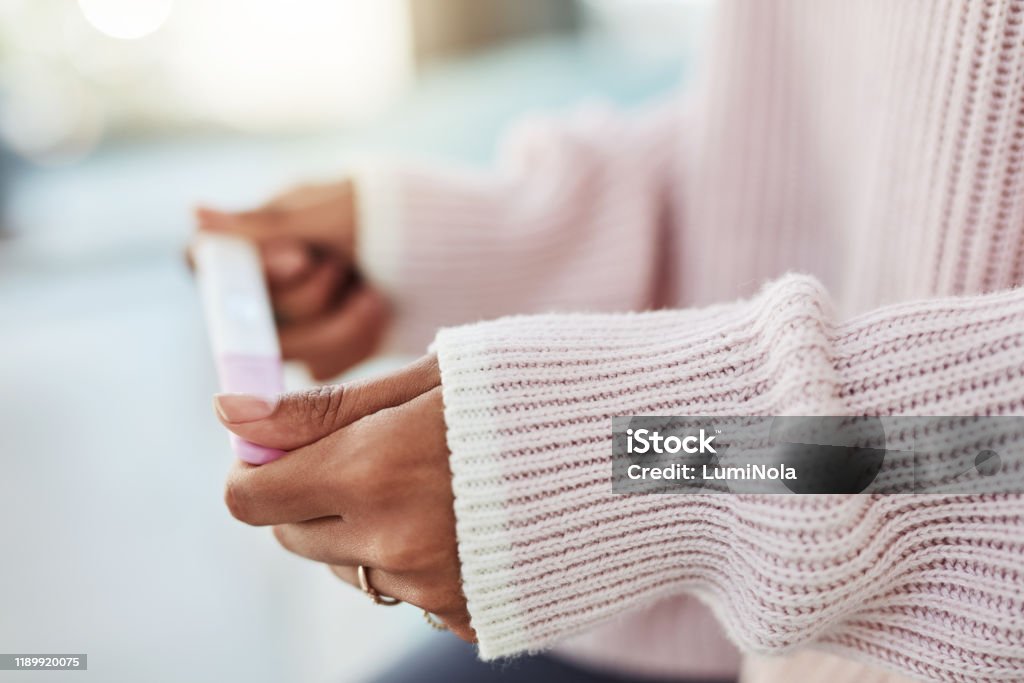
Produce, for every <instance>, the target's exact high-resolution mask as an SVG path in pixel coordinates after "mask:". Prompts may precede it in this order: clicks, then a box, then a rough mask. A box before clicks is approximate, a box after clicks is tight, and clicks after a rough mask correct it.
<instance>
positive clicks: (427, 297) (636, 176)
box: [356, 102, 679, 353]
mask: <svg viewBox="0 0 1024 683" xmlns="http://www.w3.org/2000/svg"><path fill="white" fill-rule="evenodd" d="M678 125H679V112H678V106H677V105H676V104H675V103H673V102H669V103H661V104H659V105H657V106H652V107H651V108H650V109H648V110H644V111H640V112H631V113H623V112H617V111H613V110H610V109H607V108H603V107H599V106H597V105H594V106H590V107H586V108H583V109H580V110H578V111H576V112H575V113H574V114H572V115H568V116H565V117H564V118H541V117H534V118H533V119H527V120H525V121H524V122H523V123H522V124H520V125H518V126H517V127H515V128H514V129H513V130H512V131H510V133H509V135H508V137H507V138H506V139H505V141H504V142H503V145H502V149H501V153H500V155H499V157H500V159H499V163H498V164H497V166H496V167H495V168H494V169H491V170H487V171H484V170H478V169H473V170H469V169H455V168H449V169H444V168H439V167H437V166H436V165H431V166H430V167H429V168H427V167H417V166H415V165H414V164H409V163H392V164H378V165H377V166H376V167H373V168H367V169H364V170H363V171H362V172H360V173H358V174H357V175H356V185H357V203H358V211H359V221H358V224H359V234H358V236H357V243H358V247H357V248H358V251H359V261H360V263H361V265H362V266H363V268H364V269H365V271H366V273H367V276H368V277H369V278H370V280H371V281H373V282H374V283H375V284H376V285H377V286H379V287H380V288H382V289H383V290H384V291H385V292H386V293H387V294H388V295H389V296H390V298H391V300H392V302H393V304H394V309H395V311H396V313H397V315H396V321H395V322H396V324H395V327H394V330H393V334H392V339H391V346H393V347H394V348H397V349H399V350H406V351H411V352H417V353H419V352H421V351H422V350H423V348H424V347H425V346H426V345H427V344H428V343H429V342H430V340H431V339H433V337H434V334H435V333H436V331H437V329H438V327H439V326H443V325H455V324H461V323H466V322H473V321H476V320H481V319H485V318H486V319H490V318H495V317H499V316H502V315H508V314H512V313H530V312H547V311H572V310H582V311H619V310H631V309H643V308H646V307H649V306H650V305H651V304H652V302H653V300H654V298H655V291H654V290H655V286H656V285H658V284H659V283H660V282H662V280H661V276H663V275H664V273H661V272H657V267H658V261H657V254H658V249H657V245H658V244H659V232H660V231H661V230H662V229H663V228H664V221H666V220H668V218H667V216H666V207H667V204H668V202H667V200H666V193H667V189H668V187H669V185H670V180H669V175H670V173H671V168H670V166H671V160H672V157H673V154H674V151H675V149H674V147H675V141H676V140H677V139H678V138H679V136H678V135H677V133H676V130H675V128H676V127H677V126H678Z"/></svg>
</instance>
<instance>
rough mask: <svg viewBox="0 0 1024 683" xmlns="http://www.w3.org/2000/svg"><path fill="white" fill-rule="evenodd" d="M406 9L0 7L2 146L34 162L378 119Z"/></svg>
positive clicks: (381, 5)
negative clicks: (181, 138) (185, 133)
mask: <svg viewBox="0 0 1024 683" xmlns="http://www.w3.org/2000/svg"><path fill="white" fill-rule="evenodd" d="M411 43H412V39H411V30H410V21H409V13H408V7H407V3H406V0H287V1H286V0H216V2H210V1H209V0H78V2H77V3H70V2H67V1H66V0H0V135H2V136H3V139H4V141H5V143H6V144H7V145H8V146H9V147H10V148H12V149H13V150H15V151H16V152H18V153H19V154H21V155H23V156H25V157H27V158H30V159H33V160H36V161H40V162H49V161H64V160H67V159H74V158H79V157H81V156H82V155H83V154H86V153H88V152H89V151H90V150H91V149H92V148H93V147H94V146H95V145H96V144H97V143H98V141H99V140H100V139H101V138H102V137H103V136H108V137H115V136H118V135H122V134H133V135H138V134H162V133H167V132H172V131H182V130H194V129H211V128H212V129H217V128H225V127H227V128H233V129H239V130H244V131H247V132H292V131H299V130H309V129H314V128H335V127H338V126H343V125H348V124H353V123H358V122H360V121H363V120H366V119H367V118H369V117H372V116H373V115H375V114H377V113H379V112H381V111H382V110H383V109H384V108H386V107H387V105H388V104H389V103H391V102H393V101H394V98H395V97H396V96H397V95H398V94H399V93H400V92H401V91H402V89H403V88H404V87H405V85H406V84H407V82H408V80H409V79H410V77H411V74H412V70H413V69H412V66H413V65H412V44H411Z"/></svg>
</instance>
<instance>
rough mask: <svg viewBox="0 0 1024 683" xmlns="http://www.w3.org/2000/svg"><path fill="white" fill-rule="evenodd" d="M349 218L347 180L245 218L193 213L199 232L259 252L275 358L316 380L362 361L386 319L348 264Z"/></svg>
mask: <svg viewBox="0 0 1024 683" xmlns="http://www.w3.org/2000/svg"><path fill="white" fill-rule="evenodd" d="M355 214H356V212H355V190H354V187H353V184H352V182H351V181H349V180H343V181H340V182H335V183H329V184H323V185H306V186H302V187H298V188H295V189H293V190H290V191H288V192H285V193H284V194H281V195H279V196H278V197H276V198H274V199H273V200H271V201H270V202H268V203H267V204H265V205H263V206H262V207H260V208H257V209H254V210H250V211H238V212H227V211H219V210H216V209H212V208H208V207H200V208H198V209H197V210H196V219H197V221H198V223H199V229H200V230H205V231H210V232H224V233H232V234H236V235H241V236H244V237H248V238H249V239H251V240H253V241H254V242H255V243H257V244H258V245H259V247H260V250H261V252H262V254H263V262H264V269H265V271H266V274H267V282H268V286H269V288H270V296H271V299H272V301H273V306H274V314H275V316H276V318H277V325H278V333H279V336H280V339H281V351H282V353H283V354H284V356H285V358H290V359H296V360H300V361H303V362H304V363H306V365H307V366H308V367H309V370H310V373H311V374H312V375H313V377H314V378H316V379H317V380H325V379H329V378H331V377H335V376H337V375H338V374H339V373H341V372H343V371H344V370H346V369H348V368H350V367H351V366H353V365H355V364H356V363H358V362H360V361H362V360H364V359H366V358H367V357H368V356H370V354H372V353H373V352H374V351H375V350H376V348H377V347H378V345H379V343H380V341H381V338H382V337H383V335H384V332H385V330H386V327H387V324H388V320H389V315H388V307H387V302H386V301H385V300H384V297H383V296H382V295H381V294H380V293H379V292H377V291H375V290H374V289H373V288H371V287H370V286H369V285H368V284H367V283H365V282H364V281H363V280H362V279H361V278H360V275H359V272H358V268H357V265H358V264H356V263H355V257H354V255H355V230H356V225H355V223H356V219H355Z"/></svg>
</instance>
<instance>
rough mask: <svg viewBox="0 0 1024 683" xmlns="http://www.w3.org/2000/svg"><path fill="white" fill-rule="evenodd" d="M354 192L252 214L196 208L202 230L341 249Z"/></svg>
mask: <svg viewBox="0 0 1024 683" xmlns="http://www.w3.org/2000/svg"><path fill="white" fill-rule="evenodd" d="M351 207H352V193H351V191H350V190H349V189H346V188H342V189H339V190H338V191H336V192H335V193H334V194H333V195H331V196H328V197H325V198H323V199H321V200H320V201H317V202H314V203H311V204H307V205H300V206H287V205H282V204H268V205H267V206H264V207H261V208H259V209H253V210H250V211H234V212H231V211H219V210H217V209H212V208H209V207H199V208H197V209H196V220H197V221H198V223H199V228H200V229H201V230H210V231H213V232H230V233H232V234H235V235H242V236H244V237H248V238H250V239H252V240H255V241H257V242H265V241H267V240H271V239H276V238H279V237H291V238H297V239H302V240H306V241H310V242H313V243H315V244H323V245H331V246H338V245H341V244H345V243H346V242H347V237H348V236H347V234H345V233H346V231H347V230H350V229H351V226H350V225H348V223H349V221H350V219H351V211H352V209H351Z"/></svg>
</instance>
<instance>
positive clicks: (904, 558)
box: [435, 275, 1024, 681]
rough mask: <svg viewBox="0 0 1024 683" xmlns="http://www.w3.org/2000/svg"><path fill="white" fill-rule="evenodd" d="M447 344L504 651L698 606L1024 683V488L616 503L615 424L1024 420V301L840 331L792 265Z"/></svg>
mask: <svg viewBox="0 0 1024 683" xmlns="http://www.w3.org/2000/svg"><path fill="white" fill-rule="evenodd" d="M435 343H436V349H437V352H438V357H439V360H440V365H441V372H442V383H443V391H444V401H445V418H446V420H447V424H448V440H449V446H450V448H451V467H452V472H453V476H454V479H453V486H454V491H455V510H456V517H457V532H458V539H459V553H460V557H461V562H462V573H463V581H464V590H465V594H466V597H467V600H468V605H469V610H470V613H471V616H472V623H473V626H474V628H475V629H476V632H477V635H478V637H479V641H480V652H481V655H482V656H483V657H484V658H493V657H499V656H503V655H511V654H515V653H518V652H523V651H529V650H537V649H542V648H545V647H547V646H549V645H551V644H552V643H554V642H556V641H557V640H559V639H561V638H563V637H565V636H568V635H570V634H573V633H576V632H580V631H583V630H585V629H587V628H589V627H592V626H594V625H596V624H598V623H600V622H602V621H605V620H608V619H610V618H611V617H613V616H614V615H616V614H619V613H620V612H622V611H624V610H626V609H627V608H634V607H638V606H641V605H644V604H649V603H652V602H653V601H656V600H659V599H661V598H664V597H666V596H669V595H672V594H678V593H681V592H690V593H694V594H696V595H697V596H699V597H701V598H702V599H703V600H705V601H707V602H708V603H709V604H710V605H711V607H712V609H713V610H714V612H715V613H716V615H717V617H718V618H719V619H720V620H721V622H722V623H723V624H724V625H725V628H726V630H727V632H728V633H729V634H730V636H731V637H732V639H733V640H735V641H736V642H737V644H739V645H740V646H741V647H742V648H744V649H747V650H748V651H757V652H767V653H778V652H781V651H784V650H786V649H788V648H792V647H795V646H798V645H802V644H808V643H817V644H818V645H820V646H824V647H827V648H830V649H833V650H836V651H839V652H842V653H844V654H847V655H850V656H854V657H860V658H867V659H869V660H872V661H876V662H879V663H882V664H883V665H887V666H889V667H891V668H894V669H897V670H899V671H902V672H906V673H909V674H912V675H916V676H921V677H926V678H929V679H932V680H942V681H968V680H970V681H982V680H984V681H996V680H998V681H1009V680H1019V675H1020V671H1022V670H1024V588H1022V587H1024V498H1022V497H1020V496H1009V495H999V496H997V495H990V496H946V497H941V496H924V495H893V496H871V495H860V496H798V495H775V496H754V495H729V494H727V495H694V494H685V495H684V494H679V495H615V494H612V492H611V469H612V468H611V451H612V448H611V433H610V432H611V417H612V416H614V415H658V414H661V415H777V414H798V415H799V414H825V415H837V414H868V415H958V414H959V415H966V414H1012V413H1020V412H1022V408H1024V290H1016V291H1009V292H1004V293H999V294H992V295H986V296H978V297H969V298H968V297H964V298H948V299H935V300H925V301H920V302H916V303H906V304H900V305H896V306H892V307H887V308H882V309H878V310H876V311H873V312H871V313H868V314H865V315H862V316H859V317H857V318H855V319H852V320H849V321H845V322H840V321H838V320H836V319H835V318H834V316H833V314H832V313H831V309H830V304H829V300H828V297H827V295H826V293H825V292H824V291H823V289H822V287H821V286H820V285H819V284H818V282H817V281H816V280H814V279H812V278H810V277H806V276H797V275H790V276H786V277H784V278H782V279H780V280H778V281H776V282H774V283H772V284H770V285H768V286H766V287H765V288H764V289H763V290H762V291H761V292H760V293H759V294H758V295H757V296H756V297H754V298H752V299H749V300H744V301H739V302H735V303H730V304H727V305H721V306H715V307H711V308H704V309H696V310H681V311H663V312H651V313H638V314H618V315H616V314H591V315H543V316H521V317H509V318H504V319H501V320H496V321H493V322H486V323H480V324H475V325H468V326H463V327H457V328H452V329H445V330H442V331H441V332H440V334H439V335H438V337H437V339H436V342H435ZM665 637H671V634H665ZM679 647H680V648H686V647H687V643H685V642H680V643H679Z"/></svg>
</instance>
